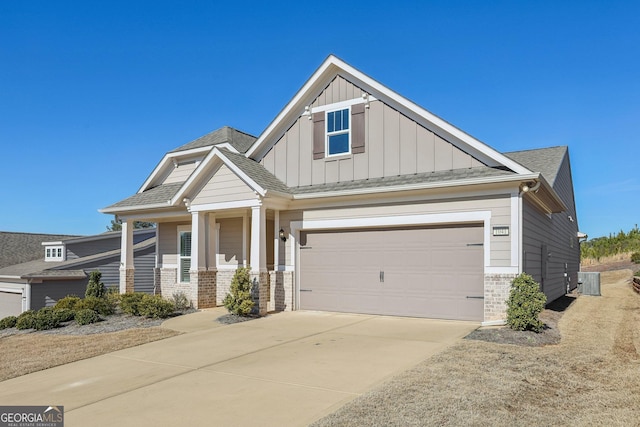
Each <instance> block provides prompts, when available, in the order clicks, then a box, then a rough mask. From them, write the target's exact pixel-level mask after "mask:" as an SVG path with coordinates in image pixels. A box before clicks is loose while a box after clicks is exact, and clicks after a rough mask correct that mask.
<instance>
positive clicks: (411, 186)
mask: <svg viewBox="0 0 640 427" xmlns="http://www.w3.org/2000/svg"><path fill="white" fill-rule="evenodd" d="M539 177H540V174H538V173H530V174H525V175H513V176H506V177H505V176H501V177H495V178H491V179H487V178H481V179H478V178H474V179H461V180H455V181H447V182H434V183H426V184H424V183H420V184H408V185H395V186H388V187H374V188H359V189H354V190H340V191H327V192H322V193H306V194H294V196H293V198H294V200H305V199H316V198H326V197H340V196H358V195H364V194H375V193H393V192H397V191H412V190H428V189H435V188H448V187H459V186H465V185H481V184H499V183H504V182H518V181H522V180H533V179H538V178H539Z"/></svg>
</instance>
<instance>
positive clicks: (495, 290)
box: [484, 274, 517, 322]
mask: <svg viewBox="0 0 640 427" xmlns="http://www.w3.org/2000/svg"><path fill="white" fill-rule="evenodd" d="M516 276H517V275H516V274H485V275H484V321H485V322H490V321H494V320H505V319H506V318H507V299H509V292H510V291H511V282H512V281H513V279H514V278H515V277H516Z"/></svg>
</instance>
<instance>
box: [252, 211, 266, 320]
mask: <svg viewBox="0 0 640 427" xmlns="http://www.w3.org/2000/svg"><path fill="white" fill-rule="evenodd" d="M250 256H251V262H250V265H251V275H252V278H253V280H254V283H256V282H257V284H258V314H259V315H261V316H263V315H265V314H267V308H268V307H267V304H268V303H267V299H268V292H269V272H268V271H267V215H266V210H265V208H264V206H262V205H260V206H254V207H252V208H251V254H250Z"/></svg>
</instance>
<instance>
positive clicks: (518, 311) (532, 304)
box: [507, 273, 547, 332]
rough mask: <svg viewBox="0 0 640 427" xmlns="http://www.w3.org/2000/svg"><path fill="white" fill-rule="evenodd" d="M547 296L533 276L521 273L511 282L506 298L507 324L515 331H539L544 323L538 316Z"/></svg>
mask: <svg viewBox="0 0 640 427" xmlns="http://www.w3.org/2000/svg"><path fill="white" fill-rule="evenodd" d="M546 302H547V297H546V296H545V295H544V294H543V293H542V292H540V285H539V284H538V283H537V282H536V281H535V280H533V277H531V276H529V275H528V274H526V273H522V274H521V275H519V276H518V277H516V278H515V279H513V282H512V284H511V292H510V294H509V299H508V300H507V307H508V308H507V325H509V327H510V328H511V329H515V330H516V331H526V330H531V331H534V332H540V331H541V330H542V327H543V326H544V324H543V323H542V322H541V321H540V319H538V316H539V315H540V313H541V312H542V310H544V305H545V303H546Z"/></svg>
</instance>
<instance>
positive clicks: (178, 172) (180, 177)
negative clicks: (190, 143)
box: [163, 161, 198, 184]
mask: <svg viewBox="0 0 640 427" xmlns="http://www.w3.org/2000/svg"><path fill="white" fill-rule="evenodd" d="M197 166H198V163H196V162H195V161H190V162H188V163H179V164H178V167H174V168H173V169H172V170H171V172H170V173H169V176H167V178H166V179H165V180H164V182H163V184H171V183H174V182H184V181H186V180H187V178H189V176H190V175H191V173H192V172H193V171H194V170H195V169H196V167H197Z"/></svg>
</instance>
